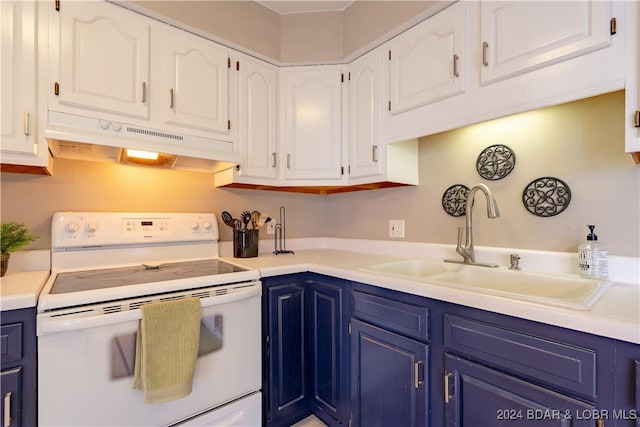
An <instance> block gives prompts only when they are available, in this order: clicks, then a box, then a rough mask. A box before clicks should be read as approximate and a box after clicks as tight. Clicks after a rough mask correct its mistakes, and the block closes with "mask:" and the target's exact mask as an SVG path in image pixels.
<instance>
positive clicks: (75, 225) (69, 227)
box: [67, 222, 80, 234]
mask: <svg viewBox="0 0 640 427" xmlns="http://www.w3.org/2000/svg"><path fill="white" fill-rule="evenodd" d="M79 229H80V226H79V225H78V223H77V222H70V223H69V224H67V232H68V233H71V234H73V233H75V232H76V231H78V230H79Z"/></svg>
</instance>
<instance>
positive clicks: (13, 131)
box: [0, 1, 38, 163]
mask: <svg viewBox="0 0 640 427" xmlns="http://www.w3.org/2000/svg"><path fill="white" fill-rule="evenodd" d="M0 8H1V9H0V19H1V20H2V21H1V22H2V52H1V53H2V64H1V65H2V71H1V72H2V75H1V77H2V79H1V80H2V97H1V98H2V128H1V129H0V130H1V132H2V154H3V162H4V161H5V158H6V155H7V154H18V155H26V156H31V157H35V156H37V155H38V144H37V141H36V138H35V134H36V128H35V120H36V118H35V108H36V99H35V97H36V94H35V40H34V36H35V27H34V25H35V3H33V2H21V1H17V2H13V1H2V2H0ZM11 163H13V161H12V162H11Z"/></svg>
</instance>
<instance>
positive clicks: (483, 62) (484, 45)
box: [482, 42, 489, 67]
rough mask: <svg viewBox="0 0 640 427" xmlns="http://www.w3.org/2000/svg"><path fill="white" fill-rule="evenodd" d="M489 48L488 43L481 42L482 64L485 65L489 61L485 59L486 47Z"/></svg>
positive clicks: (487, 64)
mask: <svg viewBox="0 0 640 427" xmlns="http://www.w3.org/2000/svg"><path fill="white" fill-rule="evenodd" d="M488 48H489V43H487V42H482V65H484V66H485V67H487V66H489V61H487V49H488Z"/></svg>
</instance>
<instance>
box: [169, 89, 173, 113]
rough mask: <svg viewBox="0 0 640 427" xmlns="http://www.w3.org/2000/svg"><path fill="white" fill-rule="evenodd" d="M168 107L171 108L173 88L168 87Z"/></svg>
mask: <svg viewBox="0 0 640 427" xmlns="http://www.w3.org/2000/svg"><path fill="white" fill-rule="evenodd" d="M169 108H171V109H172V110H173V88H171V89H169Z"/></svg>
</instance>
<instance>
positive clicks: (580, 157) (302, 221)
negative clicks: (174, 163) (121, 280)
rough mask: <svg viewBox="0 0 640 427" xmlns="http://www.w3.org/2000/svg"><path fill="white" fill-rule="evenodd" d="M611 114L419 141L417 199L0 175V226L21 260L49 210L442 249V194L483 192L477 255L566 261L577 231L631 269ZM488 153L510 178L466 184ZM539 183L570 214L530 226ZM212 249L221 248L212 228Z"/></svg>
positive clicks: (503, 123) (43, 242) (635, 182)
mask: <svg viewBox="0 0 640 427" xmlns="http://www.w3.org/2000/svg"><path fill="white" fill-rule="evenodd" d="M623 104H624V95H623V92H616V93H612V94H607V95H603V96H599V97H596V98H590V99H586V100H582V101H578V102H574V103H571V104H565V105H561V106H556V107H551V108H546V109H542V110H537V111H533V112H529V113H524V114H520V115H518V116H514V117H512V118H509V119H508V120H507V119H499V120H494V121H491V122H486V123H482V124H478V125H474V126H469V127H466V128H463V129H458V130H454V131H450V132H445V133H441V134H437V135H432V136H429V137H425V138H422V139H421V140H420V150H419V151H420V154H419V155H420V160H419V166H420V185H419V186H417V187H405V188H394V189H385V190H373V191H363V192H355V193H344V194H334V195H328V196H318V195H307V194H291V193H279V192H271V191H254V190H237V189H236V190H234V189H216V188H214V187H213V177H211V176H210V175H207V174H201V173H191V172H179V171H165V170H154V169H148V168H142V167H135V166H120V165H111V164H102V163H92V162H77V161H71V160H56V163H55V174H54V175H53V176H50V177H45V176H30V175H21V174H9V173H3V174H2V175H1V180H2V184H1V190H2V191H1V199H0V201H1V204H2V206H1V211H0V215H1V218H2V221H3V222H6V221H12V220H13V221H22V222H25V223H26V224H27V226H28V227H30V228H31V229H32V230H33V231H34V232H36V233H37V234H39V235H40V236H41V239H40V240H39V241H37V242H35V243H33V244H32V245H31V246H30V248H48V247H49V245H50V237H49V234H50V224H49V221H50V218H51V214H52V213H53V212H55V211H60V210H98V211H100V210H106V211H119V210H125V211H179V212H189V211H192V212H196V211H207V212H214V213H216V214H219V213H220V212H221V211H222V210H229V211H230V212H232V213H233V214H235V215H237V214H238V213H239V212H240V211H242V210H244V209H249V210H252V209H258V210H261V211H262V212H266V213H270V214H273V215H277V213H278V209H279V207H280V206H281V205H284V206H286V209H287V234H288V236H290V237H310V236H335V237H345V238H361V239H388V237H387V228H388V221H389V219H404V220H405V221H406V238H405V240H406V241H415V242H431V243H447V244H454V243H455V240H456V230H457V227H458V226H461V225H463V223H464V222H463V219H461V218H453V217H450V216H449V215H447V214H446V213H444V211H443V209H442V207H441V198H442V193H443V192H444V191H445V190H446V189H447V188H448V187H449V186H450V185H453V184H458V183H460V184H465V185H467V186H471V185H473V184H475V183H478V182H485V183H487V184H488V185H489V186H490V188H491V189H492V190H493V191H494V192H495V196H496V199H497V201H498V204H499V207H500V210H501V214H502V215H501V217H500V218H498V219H495V220H489V219H487V218H486V213H485V212H486V211H485V202H484V201H483V200H481V199H480V196H478V200H477V201H476V209H475V210H474V225H475V236H476V244H477V245H479V246H497V247H511V248H523V249H539V250H547V251H570V252H573V251H575V250H576V247H577V246H578V245H579V244H580V243H581V241H582V239H583V238H584V236H585V235H586V227H585V225H586V224H591V223H593V224H596V225H597V234H598V236H599V237H600V240H602V242H603V243H605V244H606V246H607V247H608V248H609V251H610V253H611V254H612V255H619V256H635V257H638V256H640V221H639V218H640V169H639V168H638V166H636V165H634V164H633V162H632V160H631V157H630V156H629V155H627V154H625V153H624V135H623V117H624V105H623ZM498 143H499V144H505V145H508V146H509V147H511V148H512V149H513V150H514V151H515V153H516V158H517V160H516V167H515V169H514V171H513V172H512V173H511V174H510V175H508V176H507V177H506V178H504V179H502V180H499V181H492V182H488V181H485V180H483V179H482V178H481V177H480V176H479V175H478V174H477V172H476V170H475V161H476V158H477V155H478V154H479V153H480V151H482V150H483V149H484V148H485V147H487V146H489V145H492V144H498ZM542 176H554V177H557V178H560V179H562V180H563V181H565V182H566V183H567V184H568V185H569V186H570V188H571V191H572V201H571V204H570V205H569V208H568V209H567V210H566V211H564V212H563V213H561V214H559V215H558V216H555V217H550V218H539V217H536V216H534V215H532V214H530V213H528V212H527V211H525V209H524V208H523V207H522V202H521V195H522V190H523V188H524V187H525V186H526V185H527V184H528V183H529V182H530V181H532V180H533V179H535V178H539V177H542ZM263 233H264V231H263ZM269 237H270V236H267V235H266V234H265V235H263V236H261V238H267V239H268V238H269ZM221 239H222V240H227V241H228V240H231V231H230V230H229V229H228V228H227V227H225V226H224V225H221Z"/></svg>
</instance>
